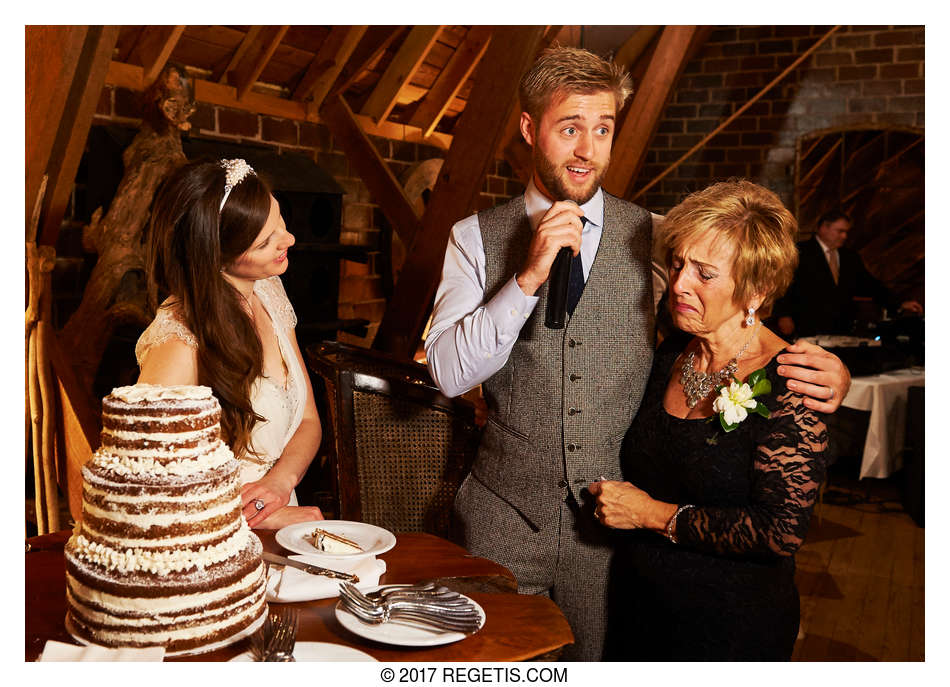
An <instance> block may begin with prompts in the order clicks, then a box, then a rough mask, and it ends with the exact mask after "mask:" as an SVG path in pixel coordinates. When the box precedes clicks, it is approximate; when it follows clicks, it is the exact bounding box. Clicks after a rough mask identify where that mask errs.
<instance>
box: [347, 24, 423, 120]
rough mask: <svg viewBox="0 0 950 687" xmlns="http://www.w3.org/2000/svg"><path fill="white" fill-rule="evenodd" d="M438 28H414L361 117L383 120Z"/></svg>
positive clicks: (378, 84) (364, 107) (365, 106)
mask: <svg viewBox="0 0 950 687" xmlns="http://www.w3.org/2000/svg"><path fill="white" fill-rule="evenodd" d="M441 28H442V27H441V26H414V27H412V29H411V30H410V31H409V35H408V36H406V40H405V41H403V44H402V45H401V46H400V47H399V51H398V52H397V53H396V55H395V57H393V61H392V62H390V63H389V66H388V67H387V68H386V71H385V72H383V75H382V77H380V79H379V81H378V82H377V83H376V87H375V88H374V89H373V92H372V93H371V94H370V96H369V99H368V100H367V101H366V104H365V105H364V106H363V109H362V111H361V113H362V114H364V115H366V116H367V117H369V118H370V119H372V120H373V121H374V122H381V121H384V120H385V119H386V118H387V117H388V116H389V113H390V112H392V109H393V106H394V105H395V104H396V102H397V100H398V99H399V92H400V91H401V90H402V88H403V86H406V85H408V84H409V81H410V79H412V75H413V74H414V73H415V71H416V69H417V68H418V67H419V65H420V64H422V61H423V60H424V59H425V56H426V53H427V52H429V48H431V47H432V44H433V43H435V41H436V39H437V38H438V37H439V31H440V30H441Z"/></svg>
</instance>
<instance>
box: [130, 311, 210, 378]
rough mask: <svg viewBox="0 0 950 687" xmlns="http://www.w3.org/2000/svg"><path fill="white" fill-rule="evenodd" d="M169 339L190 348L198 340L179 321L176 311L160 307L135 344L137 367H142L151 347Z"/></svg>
mask: <svg viewBox="0 0 950 687" xmlns="http://www.w3.org/2000/svg"><path fill="white" fill-rule="evenodd" d="M170 339H178V340H180V341H183V342H184V343H186V344H187V345H189V346H191V347H192V348H197V347H198V340H197V339H196V338H195V335H194V334H192V333H191V330H189V329H188V327H186V326H185V323H184V322H182V321H181V320H180V319H179V317H178V313H177V311H176V310H175V309H174V308H172V307H170V306H168V305H162V306H161V307H160V308H159V309H158V312H157V313H155V319H154V320H152V323H151V324H150V325H149V326H148V327H147V328H146V329H145V331H144V332H142V335H141V336H140V337H139V340H138V341H137V342H136V343H135V360H136V362H137V363H138V365H139V367H142V361H143V360H145V356H146V355H148V352H149V351H150V350H151V349H152V347H154V346H158V345H159V344H163V343H165V342H166V341H168V340H170Z"/></svg>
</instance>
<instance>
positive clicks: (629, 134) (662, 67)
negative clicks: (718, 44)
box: [604, 26, 699, 198]
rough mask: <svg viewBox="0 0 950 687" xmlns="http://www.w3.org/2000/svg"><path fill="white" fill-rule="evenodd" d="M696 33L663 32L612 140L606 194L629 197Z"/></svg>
mask: <svg viewBox="0 0 950 687" xmlns="http://www.w3.org/2000/svg"><path fill="white" fill-rule="evenodd" d="M698 31H699V27H697V26H667V27H666V28H665V29H664V30H663V33H662V34H661V36H660V41H659V43H658V44H657V47H656V52H654V54H653V57H652V58H651V59H650V64H649V66H648V67H647V72H646V75H645V77H644V79H643V82H644V84H645V87H642V88H639V89H637V92H636V93H634V95H633V102H631V103H630V108H629V109H628V110H627V114H626V116H625V118H624V120H623V124H622V125H621V126H620V129H619V131H617V134H616V137H615V139H614V144H613V151H614V152H613V159H612V160H611V163H610V167H609V169H608V170H607V174H606V176H605V178H604V188H605V189H607V190H608V191H609V192H610V193H613V194H614V195H616V196H619V197H621V198H625V197H626V196H627V195H628V194H629V192H630V190H631V186H632V184H633V182H634V180H635V179H636V175H637V171H638V170H639V169H640V165H641V164H642V162H643V159H644V157H646V153H647V148H648V147H649V145H650V141H652V140H653V135H654V134H655V133H656V129H657V127H658V126H659V124H660V117H661V116H662V114H663V108H664V107H666V103H667V101H668V100H669V98H670V94H671V93H672V92H673V88H674V87H675V86H676V82H677V80H678V79H679V76H680V74H681V73H682V71H683V67H685V66H686V61H687V59H688V56H689V48H690V45H691V44H692V42H693V39H694V38H695V37H696V34H697V32H698Z"/></svg>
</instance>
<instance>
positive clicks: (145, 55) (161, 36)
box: [140, 26, 185, 87]
mask: <svg viewBox="0 0 950 687" xmlns="http://www.w3.org/2000/svg"><path fill="white" fill-rule="evenodd" d="M184 32H185V27H184V26H159V27H156V28H155V30H154V31H151V32H149V33H148V34H146V38H145V39H144V44H143V45H142V46H141V53H140V54H141V56H142V70H143V75H144V78H145V84H146V87H148V86H149V85H151V84H152V82H154V81H155V79H157V78H158V75H159V74H161V73H162V70H163V69H164V68H165V65H166V64H167V63H168V59H169V58H170V57H171V55H172V51H173V50H174V49H175V46H176V45H177V44H178V41H179V40H180V39H181V35H182V34H183V33H184Z"/></svg>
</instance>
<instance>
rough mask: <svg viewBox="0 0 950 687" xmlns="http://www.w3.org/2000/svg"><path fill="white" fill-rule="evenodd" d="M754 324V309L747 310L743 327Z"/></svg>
mask: <svg viewBox="0 0 950 687" xmlns="http://www.w3.org/2000/svg"><path fill="white" fill-rule="evenodd" d="M754 324H755V308H749V314H748V315H746V318H745V326H746V327H751V326H752V325H754Z"/></svg>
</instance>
